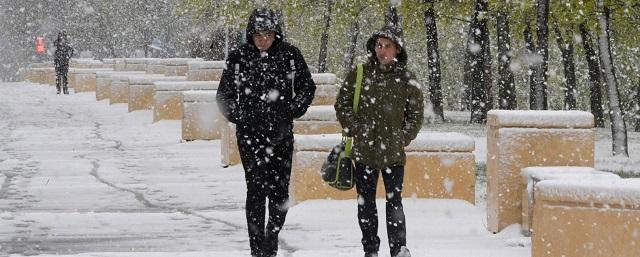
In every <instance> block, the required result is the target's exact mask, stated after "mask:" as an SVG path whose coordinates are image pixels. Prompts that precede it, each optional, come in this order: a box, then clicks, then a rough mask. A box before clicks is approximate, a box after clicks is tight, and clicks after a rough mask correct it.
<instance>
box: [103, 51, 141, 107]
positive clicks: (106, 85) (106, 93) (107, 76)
mask: <svg viewBox="0 0 640 257" xmlns="http://www.w3.org/2000/svg"><path fill="white" fill-rule="evenodd" d="M114 61H115V60H114ZM118 74H119V75H126V74H139V75H142V74H144V73H143V72H142V71H96V100H97V101H101V100H104V99H110V98H111V79H112V78H111V77H112V76H114V75H118Z"/></svg>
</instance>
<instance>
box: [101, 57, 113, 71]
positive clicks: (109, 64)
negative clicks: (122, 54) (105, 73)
mask: <svg viewBox="0 0 640 257" xmlns="http://www.w3.org/2000/svg"><path fill="white" fill-rule="evenodd" d="M115 66H116V59H114V58H105V59H102V68H107V69H112V70H115Z"/></svg>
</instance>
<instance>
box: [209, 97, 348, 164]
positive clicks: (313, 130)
mask: <svg viewBox="0 0 640 257" xmlns="http://www.w3.org/2000/svg"><path fill="white" fill-rule="evenodd" d="M223 127H224V128H223V130H222V133H223V134H224V133H227V132H228V133H230V134H228V135H227V134H224V135H222V136H221V140H223V142H222V144H221V149H220V150H221V152H222V156H225V155H227V157H223V158H222V159H223V162H222V163H223V165H224V166H229V165H236V164H239V163H240V156H239V153H238V149H237V142H236V135H235V130H233V131H232V129H230V127H233V126H231V125H230V124H225V125H224V126H223ZM225 129H226V130H225ZM293 133H294V134H296V135H319V134H339V133H342V127H341V126H340V123H339V122H338V121H337V119H336V112H335V109H334V107H333V106H332V105H320V106H310V107H309V109H308V110H307V112H306V113H305V114H304V115H303V116H302V117H300V118H298V119H296V120H295V121H294V122H293ZM225 141H230V142H225ZM226 147H235V148H234V149H227V148H226Z"/></svg>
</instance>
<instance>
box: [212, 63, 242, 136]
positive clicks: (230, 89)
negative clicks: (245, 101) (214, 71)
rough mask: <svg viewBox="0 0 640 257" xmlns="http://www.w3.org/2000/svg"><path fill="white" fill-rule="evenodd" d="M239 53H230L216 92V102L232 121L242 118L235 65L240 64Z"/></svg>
mask: <svg viewBox="0 0 640 257" xmlns="http://www.w3.org/2000/svg"><path fill="white" fill-rule="evenodd" d="M237 56H238V54H237V53H231V54H229V57H228V58H227V61H226V63H225V68H224V70H223V71H222V78H221V79H220V84H219V85H218V91H217V93H216V102H217V103H218V108H219V109H220V112H221V113H222V115H224V117H225V118H227V120H228V121H230V122H232V123H236V124H237V123H238V122H240V120H241V117H242V113H241V109H240V108H239V103H238V83H239V82H238V81H236V74H235V69H236V68H235V67H236V65H238V66H239V65H240V62H239V58H237Z"/></svg>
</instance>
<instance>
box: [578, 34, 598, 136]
mask: <svg viewBox="0 0 640 257" xmlns="http://www.w3.org/2000/svg"><path fill="white" fill-rule="evenodd" d="M579 29H580V35H581V36H582V46H583V48H584V54H585V57H586V59H587V66H589V82H590V83H589V89H590V92H591V94H590V101H589V102H590V104H591V113H592V114H593V117H594V119H595V123H596V127H599V128H604V110H603V107H602V84H601V75H602V73H601V72H600V64H599V63H598V56H597V55H596V51H595V50H594V49H593V45H592V43H593V39H592V38H591V34H590V33H589V32H588V31H587V28H586V26H585V25H584V23H583V24H580V26H579Z"/></svg>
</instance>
